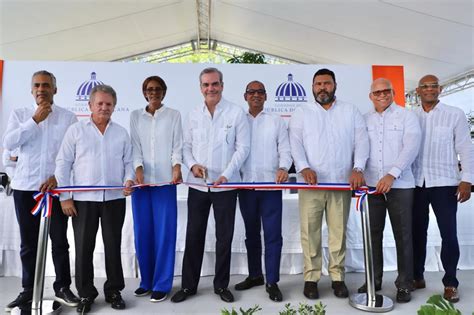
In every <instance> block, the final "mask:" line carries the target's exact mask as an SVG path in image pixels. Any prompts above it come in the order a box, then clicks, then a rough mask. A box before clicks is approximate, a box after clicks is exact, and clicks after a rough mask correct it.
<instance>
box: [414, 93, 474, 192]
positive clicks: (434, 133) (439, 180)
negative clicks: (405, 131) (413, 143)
mask: <svg viewBox="0 0 474 315" xmlns="http://www.w3.org/2000/svg"><path fill="white" fill-rule="evenodd" d="M414 112H415V114H416V115H417V116H418V119H419V121H420V126H421V131H422V140H421V148H420V153H419V154H418V157H417V158H416V160H415V162H414V163H413V174H414V175H415V183H416V186H419V187H422V186H423V182H424V183H425V185H426V187H440V186H457V185H459V182H460V181H464V182H469V183H471V184H472V183H473V182H474V146H473V144H472V142H471V136H470V130H469V125H468V123H467V118H466V115H465V114H464V112H463V111H462V110H461V109H460V108H457V107H453V106H449V105H446V104H444V103H441V102H439V103H438V104H436V106H435V107H434V108H433V109H432V110H431V111H429V112H428V113H427V112H425V111H424V110H423V107H422V106H419V107H418V108H416V109H415V111H414ZM458 155H459V160H460V161H461V166H462V172H460V171H459V167H458Z"/></svg>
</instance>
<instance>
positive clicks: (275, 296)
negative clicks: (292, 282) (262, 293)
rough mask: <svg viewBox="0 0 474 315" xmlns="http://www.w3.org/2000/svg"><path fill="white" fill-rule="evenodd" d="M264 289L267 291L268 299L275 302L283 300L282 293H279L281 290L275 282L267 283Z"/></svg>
mask: <svg viewBox="0 0 474 315" xmlns="http://www.w3.org/2000/svg"><path fill="white" fill-rule="evenodd" d="M265 290H266V291H267V293H268V297H269V298H270V300H272V301H275V302H281V301H283V295H282V294H281V291H280V289H279V288H278V285H277V284H276V283H274V284H267V285H266V286H265Z"/></svg>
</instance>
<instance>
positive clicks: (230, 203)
mask: <svg viewBox="0 0 474 315" xmlns="http://www.w3.org/2000/svg"><path fill="white" fill-rule="evenodd" d="M236 201H237V190H230V191H223V192H202V191H199V190H197V189H194V188H189V193H188V223H187V227H186V247H185V249H184V257H183V271H182V275H183V276H182V287H183V288H187V289H191V290H196V289H197V287H198V284H199V277H200V275H201V267H202V259H203V255H204V244H205V240H206V229H207V221H208V218H209V211H210V208H211V205H212V207H213V209H214V220H215V223H216V265H215V276H214V288H215V289H219V288H227V287H228V285H229V277H230V256H231V246H232V238H233V237H234V221H235V205H236Z"/></svg>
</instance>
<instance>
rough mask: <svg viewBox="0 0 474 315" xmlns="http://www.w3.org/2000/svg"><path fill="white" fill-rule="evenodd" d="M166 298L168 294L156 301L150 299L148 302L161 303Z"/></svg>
mask: <svg viewBox="0 0 474 315" xmlns="http://www.w3.org/2000/svg"><path fill="white" fill-rule="evenodd" d="M167 297H168V294H166V295H165V296H164V297H163V298H161V299H159V300H157V299H150V302H151V303H156V302H161V301H164V300H166V298H167Z"/></svg>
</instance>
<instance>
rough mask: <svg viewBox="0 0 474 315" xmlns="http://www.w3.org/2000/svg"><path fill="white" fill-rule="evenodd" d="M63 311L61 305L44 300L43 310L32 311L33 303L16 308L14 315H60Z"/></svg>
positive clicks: (12, 312)
mask: <svg viewBox="0 0 474 315" xmlns="http://www.w3.org/2000/svg"><path fill="white" fill-rule="evenodd" d="M61 311H62V305H61V303H59V302H57V301H53V300H43V303H42V304H41V308H39V309H32V308H31V303H28V304H27V305H25V306H22V307H15V308H14V309H12V311H11V314H12V315H45V314H59V313H61Z"/></svg>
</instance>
